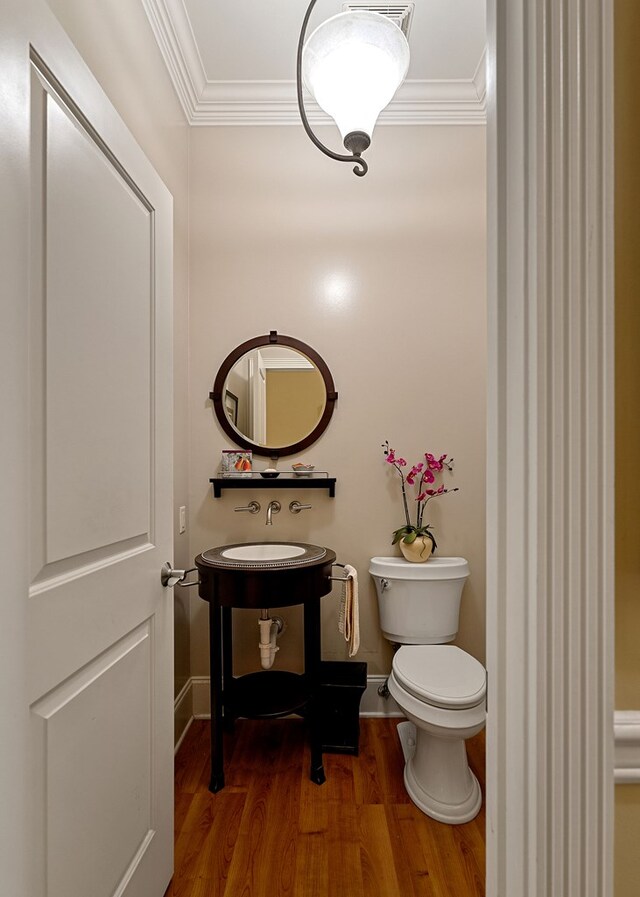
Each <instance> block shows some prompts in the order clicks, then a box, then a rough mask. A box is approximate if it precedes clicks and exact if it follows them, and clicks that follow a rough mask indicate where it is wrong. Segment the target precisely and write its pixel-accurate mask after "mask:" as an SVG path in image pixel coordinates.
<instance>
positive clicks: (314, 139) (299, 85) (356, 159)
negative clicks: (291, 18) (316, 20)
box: [296, 0, 369, 177]
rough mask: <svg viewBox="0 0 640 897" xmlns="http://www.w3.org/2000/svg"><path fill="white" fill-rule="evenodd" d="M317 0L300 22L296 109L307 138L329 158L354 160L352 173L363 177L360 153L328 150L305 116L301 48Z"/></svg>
mask: <svg viewBox="0 0 640 897" xmlns="http://www.w3.org/2000/svg"><path fill="white" fill-rule="evenodd" d="M316 3H317V0H311V3H310V4H309V8H308V9H307V12H306V14H305V17H304V21H303V22H302V30H301V32H300V40H299V41H298V59H297V66H296V87H297V90H298V109H299V110H300V118H301V119H302V124H303V125H304V129H305V131H306V132H307V134H308V135H309V139H310V140H311V141H312V143H315V145H316V146H317V147H318V149H319V150H321V151H322V152H323V153H324V154H325V156H329V157H330V158H331V159H335V160H336V161H337V162H354V163H355V167H354V169H353V173H354V174H357V175H358V177H364V175H365V174H366V173H367V171H368V170H369V166H368V165H367V163H366V162H365V161H364V159H363V158H362V157H361V155H360V153H357V152H354V153H353V154H352V155H350V156H346V155H341V154H340V153H334V152H333V150H330V149H329V147H327V146H325V145H324V143H322V141H320V140H319V139H318V138H317V137H316V135H315V134H314V133H313V131H312V130H311V125H310V124H309V120H308V118H307V113H306V112H305V108H304V99H303V96H302V50H303V47H304V39H305V35H306V33H307V24H308V23H309V18H310V16H311V13H312V12H313V7H314V6H315V5H316Z"/></svg>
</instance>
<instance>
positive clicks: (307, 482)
mask: <svg viewBox="0 0 640 897" xmlns="http://www.w3.org/2000/svg"><path fill="white" fill-rule="evenodd" d="M209 482H210V483H212V484H213V495H214V498H221V496H222V490H223V489H326V490H327V491H328V493H329V498H335V495H336V478H335V477H286V476H282V475H281V476H279V477H277V478H276V479H273V480H270V479H265V478H264V477H260V476H258V477H210V478H209Z"/></svg>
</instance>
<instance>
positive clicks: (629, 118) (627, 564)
mask: <svg viewBox="0 0 640 897" xmlns="http://www.w3.org/2000/svg"><path fill="white" fill-rule="evenodd" d="M615 17H616V23H615V59H616V63H615V69H616V70H615V104H616V105H615V166H616V175H615V177H616V192H615V203H616V211H615V242H616V293H615V297H616V458H615V463H616V482H617V484H618V485H617V488H616V521H615V523H616V707H617V708H618V709H632V710H637V709H638V708H640V652H639V651H638V635H639V634H640V600H639V598H640V553H639V552H638V535H637V532H638V509H639V508H640V477H638V470H637V467H638V458H640V352H638V346H640V164H639V161H640V92H639V91H638V83H639V82H640V56H639V55H638V47H637V38H638V35H639V34H640V7H639V6H638V3H637V0H616V2H615ZM615 821H616V835H615V851H616V865H615V874H616V877H615V894H616V897H636V895H637V893H638V882H639V881H640V851H639V850H638V843H639V842H640V787H638V786H637V785H624V786H618V787H617V788H616V816H615Z"/></svg>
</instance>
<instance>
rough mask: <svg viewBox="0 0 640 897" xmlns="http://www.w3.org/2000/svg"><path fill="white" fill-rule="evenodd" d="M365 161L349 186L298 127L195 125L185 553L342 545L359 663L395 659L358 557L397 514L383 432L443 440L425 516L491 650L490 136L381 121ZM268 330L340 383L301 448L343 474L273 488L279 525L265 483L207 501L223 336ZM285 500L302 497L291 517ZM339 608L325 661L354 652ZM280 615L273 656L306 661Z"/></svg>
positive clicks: (328, 602) (197, 624) (470, 621)
mask: <svg viewBox="0 0 640 897" xmlns="http://www.w3.org/2000/svg"><path fill="white" fill-rule="evenodd" d="M336 137H337V135H336V134H334V133H333V132H332V131H331V132H328V133H327V134H326V135H325V138H326V140H327V141H332V142H333V143H336ZM368 156H369V160H370V165H371V170H370V172H369V174H368V175H367V177H366V178H364V179H360V178H357V177H355V176H354V175H353V174H352V173H351V170H350V168H349V167H348V166H347V165H342V164H339V163H337V162H333V161H331V160H329V159H327V158H325V157H324V156H323V155H321V154H320V153H319V152H318V151H317V150H316V149H315V148H314V147H313V146H312V145H311V143H310V142H309V141H308V139H307V137H306V136H305V134H304V132H303V130H302V128H297V127H281V128H276V127H273V128H270V127H263V128H254V129H250V128H196V129H194V131H193V134H192V137H191V163H190V165H191V168H190V171H191V178H190V183H191V235H192V236H191V308H190V334H191V336H190V353H191V361H190V370H191V390H192V393H191V462H190V469H191V493H190V506H191V524H192V528H191V549H192V553H193V554H196V553H197V552H199V551H201V550H203V549H206V548H208V547H211V546H214V545H220V544H224V543H227V542H230V541H236V540H238V541H240V540H246V539H259V540H262V539H265V538H269V539H302V540H305V541H310V542H317V543H319V544H322V545H326V546H329V547H331V548H333V549H335V550H336V552H337V554H338V557H339V559H340V560H341V561H343V562H350V563H353V564H355V565H356V567H357V568H358V571H359V573H360V584H361V592H360V594H361V633H362V648H361V651H360V654H359V659H362V660H365V661H367V662H368V663H369V672H370V673H384V672H387V671H388V670H389V665H390V650H389V648H388V646H387V644H386V643H385V642H384V640H383V639H382V637H381V635H380V632H379V624H378V613H377V605H376V601H375V592H374V589H373V586H372V583H371V581H370V577H369V575H368V572H367V569H368V560H369V558H370V557H372V556H373V555H376V554H383V555H384V554H391V553H395V549H392V547H391V545H390V534H391V532H392V530H393V529H395V528H396V527H398V526H400V525H401V524H402V523H403V520H402V514H401V505H400V496H399V491H398V488H397V483H396V482H395V480H394V479H393V477H392V476H391V471H390V470H389V469H388V466H385V463H384V461H383V456H382V451H381V448H380V445H381V443H382V442H383V441H384V440H385V439H389V440H390V442H391V444H392V445H394V446H395V447H396V448H397V449H398V450H401V452H402V453H403V454H404V455H405V457H407V458H408V459H411V460H413V459H416V460H417V459H419V458H420V457H421V454H422V453H424V452H425V451H433V452H440V453H442V452H448V453H450V454H451V455H453V456H454V458H455V460H456V472H455V484H456V485H457V486H459V487H460V492H458V493H455V494H454V495H451V496H446V497H445V498H443V499H442V500H441V502H440V504H439V505H437V506H436V507H434V509H433V513H432V514H431V515H430V519H431V521H432V522H433V523H434V524H435V531H436V537H437V539H438V542H439V545H440V552H441V554H442V555H446V554H460V555H463V556H465V557H467V558H468V559H469V561H470V563H471V570H472V576H471V580H470V582H469V583H468V584H467V586H466V588H465V593H464V597H463V608H462V627H461V632H460V636H459V639H458V643H459V644H460V645H461V646H463V647H464V648H466V649H467V650H469V651H470V652H471V653H472V654H474V655H476V656H477V657H478V658H479V659H480V660H481V661H483V660H484V658H485V647H484V621H485V567H484V552H485V532H484V529H485V370H486V357H485V352H486V344H485V331H486V324H485V314H486V307H485V254H486V249H485V132H484V129H483V128H482V127H469V128H463V127H462V128H457V129H456V128H448V127H422V128H419V127H418V128H390V127H381V128H379V129H378V130H377V131H376V135H375V140H374V147H373V148H372V151H371V152H370V153H369V154H368ZM269 330H278V331H280V332H282V333H284V334H288V335H291V336H294V337H297V338H299V339H301V340H303V341H304V342H307V343H309V344H310V345H311V346H312V347H313V348H314V349H316V350H317V351H318V352H319V353H320V355H322V356H323V358H324V359H325V361H326V362H327V364H328V365H329V368H330V369H331V371H332V374H333V376H334V379H335V383H336V389H337V390H338V393H339V398H338V403H337V408H336V412H335V414H334V417H333V419H332V421H331V425H330V427H329V429H328V430H327V432H326V434H325V435H324V436H323V437H322V438H321V439H320V441H319V442H317V443H316V444H315V445H314V446H312V447H311V448H310V449H308V450H307V452H306V453H305V454H304V456H302V458H301V460H304V461H307V462H312V463H314V464H315V465H316V467H318V468H319V469H325V470H329V471H330V472H331V474H332V475H334V476H336V477H337V481H338V482H337V493H336V497H335V499H330V498H328V497H327V495H326V494H324V493H321V492H314V493H311V492H305V491H304V489H302V488H301V489H300V490H299V491H298V490H296V491H292V492H287V493H283V497H284V499H285V501H284V502H283V504H284V510H283V511H282V512H281V513H280V514H279V515H278V516H276V517H275V518H274V525H273V528H272V529H267V528H266V527H265V507H266V504H267V503H268V501H269V499H270V498H271V497H273V493H271V492H264V491H260V490H259V489H258V488H256V490H255V493H254V492H252V491H243V492H225V493H223V497H222V499H214V498H213V497H212V494H211V491H210V488H209V483H208V480H209V477H210V476H212V475H213V474H214V473H215V471H216V469H217V467H218V464H219V459H220V451H221V449H223V448H229V447H230V446H229V443H228V441H227V440H226V438H225V437H224V434H223V433H222V432H221V430H220V428H219V426H218V424H217V423H216V421H215V418H214V414H213V410H212V407H211V403H210V401H209V400H208V398H207V397H208V393H209V391H210V390H211V386H212V383H213V379H214V377H215V374H216V371H217V369H218V366H219V365H220V363H221V362H222V361H223V359H224V358H225V357H226V355H227V354H228V352H229V351H230V350H231V349H232V348H233V347H234V346H236V345H237V344H238V343H241V342H243V341H244V340H246V339H248V338H250V337H252V336H255V335H257V334H265V333H268V332H269ZM295 460H297V459H296V458H292V459H289V463H290V462H291V461H295ZM266 463H267V462H266V460H265V466H266ZM281 463H284V462H281ZM252 498H256V499H257V500H259V501H260V502H261V503H262V505H263V510H262V512H261V513H260V515H259V516H256V517H252V516H250V515H248V514H242V515H241V514H234V512H233V508H234V507H235V506H238V505H240V504H245V503H246V501H248V500H250V499H252ZM293 498H298V499H300V500H307V501H310V502H311V503H312V504H313V510H311V511H308V512H304V513H303V514H300V515H298V516H293V515H291V514H290V513H289V511H288V509H287V506H288V503H289V501H290V500H291V499H293ZM435 504H436V503H435V502H433V503H432V506H433V505H435ZM192 602H193V604H192V618H193V626H192V673H193V675H196V676H197V675H206V674H207V672H208V646H207V609H206V605H204V603H203V602H201V601H200V600H199V599H198V598H197V597H194V598H193V599H192ZM337 612H338V591H337V589H336V590H334V594H333V596H332V597H327V598H325V599H324V601H323V614H324V631H323V636H324V656H325V658H327V659H329V658H337V659H342V658H344V657H345V656H346V654H345V648H344V642H343V641H341V637H340V636H339V634H338V632H337ZM242 615H243V616H245V617H246V616H248V617H249V622H247V623H246V624H244V625H243V624H240V625H239V626H238V642H237V643H236V647H237V648H238V651H237V655H236V656H237V657H238V660H239V662H238V664H237V667H236V669H237V671H244V670H246V669H249V668H255V667H256V662H257V661H258V653H257V648H256V644H257V639H258V633H257V629H258V627H257V623H256V614H255V613H253V612H242ZM284 616H285V617H286V618H287V620H288V621H289V624H290V628H289V630H288V631H287V632H286V633H285V635H284V636H283V637H282V639H281V641H280V644H281V651H280V653H279V655H278V660H277V664H278V665H279V666H280V667H281V668H287V665H288V664H291V665H292V666H293V665H294V664H297V663H299V659H300V638H299V613H298V609H295V608H294V609H287V610H286V612H285V613H284Z"/></svg>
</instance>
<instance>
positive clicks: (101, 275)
mask: <svg viewBox="0 0 640 897" xmlns="http://www.w3.org/2000/svg"><path fill="white" fill-rule="evenodd" d="M46 106H47V119H46V122H47V126H46V140H45V146H44V147H43V149H44V158H45V165H46V191H45V195H44V197H43V199H44V202H45V208H46V230H45V234H44V236H45V245H46V268H45V280H46V294H45V295H46V331H45V332H46V342H45V357H46V382H47V393H46V453H45V457H46V560H47V562H48V563H51V562H53V561H58V560H61V559H63V558H70V557H76V558H78V557H79V556H80V555H82V554H84V553H86V552H88V551H91V550H92V549H96V548H101V547H103V546H106V545H111V546H113V548H114V551H115V550H117V546H118V543H121V542H122V541H124V540H126V539H128V538H131V537H135V536H139V535H141V534H143V535H146V536H148V534H149V531H150V514H149V511H150V508H149V499H150V475H151V443H150V420H151V378H150V364H151V362H150V359H151V345H150V341H151V321H152V311H153V309H152V302H153V294H152V290H151V276H152V267H153V257H152V248H153V246H152V238H153V218H152V214H153V213H152V209H150V208H149V206H148V204H147V203H146V202H145V201H144V199H143V198H142V197H140V196H137V195H136V194H135V193H134V192H133V191H132V190H131V188H130V187H129V185H128V184H127V182H126V180H125V179H124V176H123V174H122V173H121V172H119V171H118V170H117V169H116V168H115V167H114V165H113V164H112V163H111V162H110V160H109V159H108V158H107V157H106V156H105V154H104V152H103V151H102V149H101V148H100V147H99V146H97V145H96V143H95V142H94V141H93V140H92V139H91V136H90V135H89V134H88V133H87V132H86V130H84V128H83V123H82V122H79V121H78V119H77V118H76V119H72V118H71V117H70V113H68V112H66V111H65V110H63V109H62V108H61V107H60V106H59V105H58V103H57V102H56V100H55V99H53V98H51V95H50V94H46ZM78 371H82V372H84V375H83V376H82V377H79V376H78Z"/></svg>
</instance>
